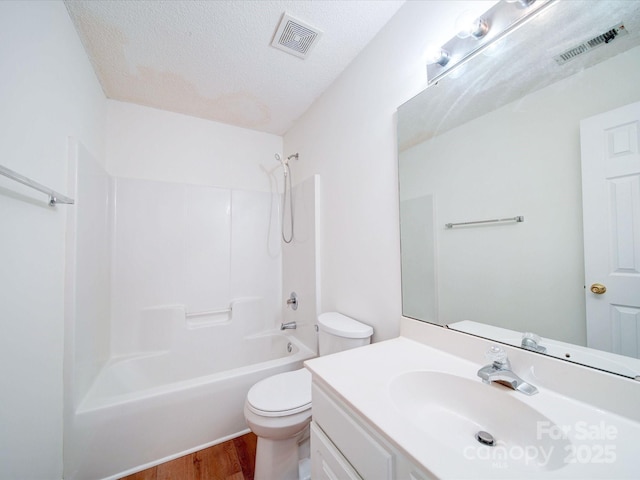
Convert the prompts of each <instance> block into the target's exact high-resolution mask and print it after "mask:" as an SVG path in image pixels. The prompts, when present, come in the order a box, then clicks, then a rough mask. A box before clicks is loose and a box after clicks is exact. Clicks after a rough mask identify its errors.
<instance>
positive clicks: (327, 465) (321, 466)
mask: <svg viewBox="0 0 640 480" xmlns="http://www.w3.org/2000/svg"><path fill="white" fill-rule="evenodd" d="M311 478H312V479H313V480H343V479H345V480H362V478H361V477H360V475H358V473H357V472H356V471H355V470H354V469H353V467H352V466H351V465H349V462H347V460H346V459H345V458H344V457H343V456H342V454H341V453H340V452H339V451H338V449H337V448H336V447H335V445H334V444H333V443H331V440H329V439H328V438H327V436H326V435H325V434H324V433H323V432H322V430H321V429H320V428H319V427H318V426H317V424H316V422H311Z"/></svg>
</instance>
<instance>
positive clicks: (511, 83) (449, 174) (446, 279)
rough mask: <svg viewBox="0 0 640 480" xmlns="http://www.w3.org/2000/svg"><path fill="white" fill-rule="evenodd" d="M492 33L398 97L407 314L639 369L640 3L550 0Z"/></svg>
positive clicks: (628, 371)
mask: <svg viewBox="0 0 640 480" xmlns="http://www.w3.org/2000/svg"><path fill="white" fill-rule="evenodd" d="M620 24H624V29H625V31H626V32H627V33H626V34H625V35H620V36H619V37H618V38H615V39H614V40H613V41H610V42H608V43H605V42H602V43H601V44H600V45H599V46H597V47H596V48H583V50H584V51H585V53H583V54H579V55H575V57H573V58H572V59H571V60H569V61H567V62H566V63H562V64H559V63H558V62H557V61H556V60H555V59H554V56H556V55H559V54H562V53H563V52H566V51H567V50H570V49H572V48H573V47H577V46H579V45H582V44H584V43H585V42H586V41H588V40H590V39H592V38H596V37H598V36H599V35H601V34H602V33H604V32H607V31H608V30H610V29H611V28H612V27H614V26H619V25H620ZM501 43H502V45H501V48H500V52H499V53H498V54H497V55H495V56H491V57H488V56H484V55H479V56H477V57H476V58H474V59H473V60H472V61H470V62H469V63H467V64H466V65H464V66H463V69H464V71H463V72H462V74H461V75H459V76H458V77H457V78H455V79H454V78H444V79H443V80H441V81H440V82H439V83H438V84H435V85H433V86H431V87H429V88H427V89H426V90H425V91H424V92H422V93H421V94H419V95H418V96H416V97H415V98H413V99H412V100H410V101H409V102H407V103H406V104H404V105H402V106H401V107H400V108H399V113H398V144H399V177H400V219H401V247H402V295H403V296H402V300H403V314H404V315H405V316H408V317H412V318H416V319H419V320H424V321H429V322H433V323H438V324H440V325H447V326H448V327H450V328H454V329H458V330H461V331H465V332H467V333H472V334H475V335H480V336H483V337H487V338H491V339H494V340H497V341H502V342H505V343H510V344H514V345H518V346H520V345H521V343H522V336H523V334H524V333H525V332H532V333H534V334H537V335H539V336H540V337H541V339H540V340H539V344H540V345H542V346H543V347H545V348H546V352H545V353H546V354H549V355H555V356H558V357H561V358H565V359H568V360H570V361H576V362H579V363H584V364H588V365H591V366H594V367H595V368H600V369H604V370H609V371H612V372H614V373H619V374H622V375H627V376H631V377H635V376H638V375H640V360H638V357H640V156H639V154H638V142H639V137H640V127H639V125H640V115H638V114H637V113H638V112H639V111H640V104H638V105H636V106H635V107H634V106H633V104H634V103H637V102H640V47H639V46H638V45H640V1H626V0H622V1H609V0H599V1H569V0H567V1H562V2H555V4H554V5H553V6H552V7H550V8H548V9H547V10H546V11H545V12H543V13H542V14H541V15H540V16H538V17H536V18H535V19H534V20H532V21H531V22H530V23H528V24H526V25H525V26H523V27H522V28H520V29H518V30H516V31H515V32H513V33H511V34H510V35H509V36H508V37H507V38H505V39H504V40H502V41H501ZM578 50H579V49H578ZM578 50H576V52H577V51H578ZM630 104H631V105H632V106H630V107H626V109H622V110H616V112H615V113H613V114H607V115H605V116H604V117H603V116H602V115H603V114H604V113H605V112H610V111H612V110H614V109H621V108H622V107H624V106H626V105H630ZM634 112H635V113H634ZM612 115H613V116H612ZM620 115H622V117H621V119H618V118H617V117H619V116H620ZM629 115H630V116H629ZM634 115H635V117H634ZM603 118H604V120H603ZM603 122H604V123H603ZM606 122H609V123H606ZM612 122H613V123H612ZM581 128H582V133H581ZM581 145H582V147H581ZM594 152H596V155H595V160H593V159H592V160H589V159H588V158H584V157H589V154H590V153H591V154H592V155H591V156H592V157H593V156H594V155H593V153H594ZM600 153H601V154H600ZM603 159H604V161H606V162H607V163H606V165H609V166H607V167H606V168H605V167H604V166H603V165H602V164H601V163H597V162H601V161H603ZM582 162H586V163H585V165H586V166H583V165H582ZM589 162H590V163H589ZM594 162H596V163H594ZM623 164H624V165H623ZM588 165H591V166H588ZM594 165H595V166H594ZM611 165H613V167H611ZM611 168H613V171H612V172H605V170H607V169H609V170H610V169H611ZM583 169H585V170H584V173H583ZM589 169H591V170H589ZM594 169H595V170H594ZM593 171H595V174H594V173H593ZM602 172H605V173H603V174H602V175H600V183H597V182H596V181H591V180H589V179H592V178H596V177H598V174H599V173H602ZM594 175H595V177H594ZM603 175H604V176H603ZM607 176H608V177H607ZM605 177H607V178H605ZM583 181H584V183H585V185H584V186H583ZM583 189H584V191H583ZM596 194H598V195H600V196H599V197H596V196H595V195H596ZM583 201H584V204H585V208H584V218H583ZM589 205H591V206H589ZM593 206H595V210H596V211H595V213H594V208H592V207H593ZM598 210H600V211H598ZM603 211H604V214H605V216H604V217H603V218H605V220H597V219H595V218H596V217H598V215H600V216H602V212H603ZM516 216H523V217H524V222H500V223H489V224H478V225H462V226H456V227H455V228H445V224H447V223H458V222H468V221H478V220H488V219H497V218H506V217H516ZM594 219H595V220H594ZM583 230H584V232H585V233H586V235H583ZM591 237H596V240H595V243H593V240H590V239H589V238H591ZM593 245H595V246H593ZM610 247H611V248H610ZM613 247H615V248H613ZM585 251H586V253H587V255H586V256H585ZM595 252H598V254H599V255H600V256H603V255H604V256H603V258H604V260H602V259H601V260H595V263H596V264H599V265H600V267H598V268H602V265H603V264H604V271H598V270H597V269H594V268H595V267H592V266H590V263H589V262H591V257H593V256H594V253H595ZM585 261H586V262H587V263H586V265H587V266H586V269H585ZM622 280H625V281H628V282H627V283H626V284H625V285H622V284H620V285H619V282H620V281H622ZM629 282H630V283H629ZM599 283H602V284H604V285H607V284H608V285H607V288H608V289H607V292H606V293H604V294H597V293H592V290H591V286H592V284H599ZM585 286H586V287H587V288H585ZM616 292H624V294H623V295H622V296H617V297H616ZM591 312H594V313H591ZM525 343H526V344H529V343H530V342H528V341H526V342H525ZM529 347H530V345H529ZM530 349H533V350H535V348H531V347H530Z"/></svg>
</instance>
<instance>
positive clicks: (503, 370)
mask: <svg viewBox="0 0 640 480" xmlns="http://www.w3.org/2000/svg"><path fill="white" fill-rule="evenodd" d="M487 358H488V359H489V360H491V361H492V363H490V364H489V365H486V366H484V367H482V368H481V369H480V370H478V376H479V377H480V378H481V379H482V381H483V382H484V383H487V384H488V383H492V382H497V383H501V384H502V385H505V386H507V387H509V388H513V389H514V390H517V391H519V392H522V393H524V394H525V395H534V394H536V393H538V389H537V388H536V387H534V386H533V385H531V384H530V383H527V382H525V381H524V380H523V379H521V378H520V377H519V376H518V375H516V374H515V373H513V371H512V370H511V362H509V359H508V358H507V352H505V351H504V350H503V349H502V348H501V347H498V346H496V345H493V346H492V347H491V348H490V349H489V351H488V352H487Z"/></svg>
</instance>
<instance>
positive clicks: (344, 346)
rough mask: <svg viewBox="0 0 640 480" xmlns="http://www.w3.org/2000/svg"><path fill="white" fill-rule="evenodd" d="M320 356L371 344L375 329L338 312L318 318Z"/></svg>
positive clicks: (328, 313) (324, 314)
mask: <svg viewBox="0 0 640 480" xmlns="http://www.w3.org/2000/svg"><path fill="white" fill-rule="evenodd" d="M318 331H319V334H318V335H319V336H318V344H319V349H320V355H329V354H331V353H336V352H341V351H343V350H349V349H350V348H356V347H361V346H362V345H368V344H370V343H371V336H372V335H373V328H371V327H370V326H369V325H365V324H364V323H362V322H358V321H357V320H354V319H353V318H351V317H347V316H346V315H342V314H341V313H338V312H327V313H322V314H320V316H318Z"/></svg>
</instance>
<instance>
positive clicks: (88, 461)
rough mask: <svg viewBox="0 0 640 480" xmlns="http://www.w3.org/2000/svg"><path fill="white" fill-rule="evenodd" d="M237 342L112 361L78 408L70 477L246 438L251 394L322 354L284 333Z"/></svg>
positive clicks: (111, 472) (106, 473)
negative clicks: (206, 349) (206, 351)
mask: <svg viewBox="0 0 640 480" xmlns="http://www.w3.org/2000/svg"><path fill="white" fill-rule="evenodd" d="M237 343H239V344H234V345H231V346H229V345H227V348H225V349H224V351H225V352H227V353H222V355H221V354H218V355H216V354H215V353H216V352H214V351H212V352H211V355H202V354H200V353H198V354H196V355H192V354H191V353H190V352H188V351H182V352H179V351H168V352H163V353H149V354H144V355H137V356H134V357H127V358H122V359H117V360H115V361H111V362H109V363H108V364H107V365H106V366H105V367H104V368H103V369H102V371H101V373H100V374H99V376H98V377H97V378H96V381H95V382H94V384H93V386H92V388H91V390H90V391H89V392H88V394H87V395H86V396H85V398H84V400H83V401H82V403H81V404H80V405H79V406H78V408H77V410H76V414H75V417H74V425H73V430H74V432H75V434H74V436H73V437H74V440H73V441H74V444H75V445H72V446H71V448H72V449H73V451H74V452H78V453H77V454H76V458H75V459H74V461H73V462H71V463H70V464H72V465H74V466H75V468H74V471H72V472H69V471H66V472H65V478H66V479H83V480H89V479H102V478H109V479H111V478H119V477H121V476H124V475H127V474H129V473H133V472H136V471H139V470H142V469H144V468H148V467H150V466H153V465H156V464H159V463H162V462H164V461H167V460H170V459H173V458H177V457H180V456H182V455H185V454H187V453H190V452H193V451H196V450H200V449H202V448H206V447H208V446H211V445H215V444H217V443H220V442H223V441H225V440H228V439H230V438H233V437H236V436H238V435H241V434H243V433H246V432H247V431H248V429H247V426H246V423H245V420H244V415H243V405H244V400H245V397H246V395H247V392H248V390H249V388H250V387H251V386H252V385H253V384H254V383H256V382H257V381H259V380H261V379H263V378H265V377H268V376H270V375H274V374H276V373H280V372H285V371H290V370H294V369H297V368H302V363H303V361H304V360H306V359H308V358H311V357H313V356H314V355H315V353H314V352H313V351H312V350H310V349H309V348H307V347H306V346H304V345H303V344H301V343H299V342H298V341H296V339H295V338H294V337H293V336H290V335H285V334H281V333H279V332H277V333H276V332H268V333H264V334H261V335H254V336H247V337H244V338H243V339H242V340H240V341H239V342H237ZM229 347H231V348H229ZM288 347H289V348H288ZM212 350H215V346H213V345H212ZM288 350H291V351H290V352H289V351H288ZM218 353H221V352H218Z"/></svg>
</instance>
